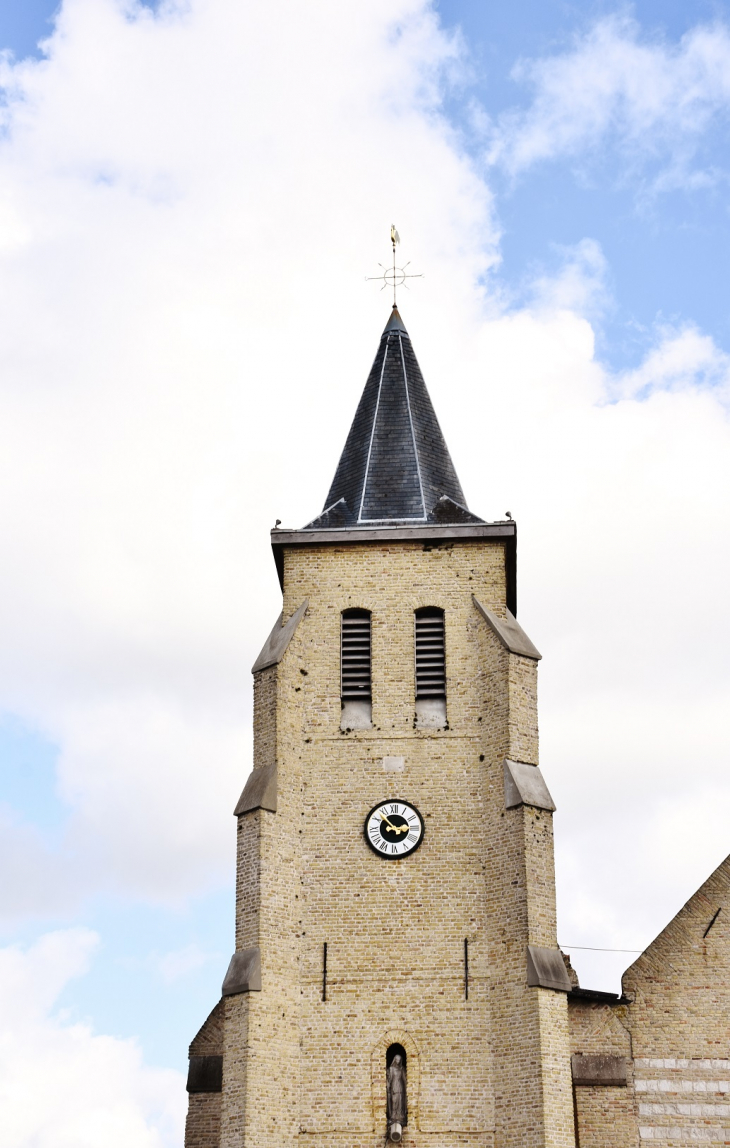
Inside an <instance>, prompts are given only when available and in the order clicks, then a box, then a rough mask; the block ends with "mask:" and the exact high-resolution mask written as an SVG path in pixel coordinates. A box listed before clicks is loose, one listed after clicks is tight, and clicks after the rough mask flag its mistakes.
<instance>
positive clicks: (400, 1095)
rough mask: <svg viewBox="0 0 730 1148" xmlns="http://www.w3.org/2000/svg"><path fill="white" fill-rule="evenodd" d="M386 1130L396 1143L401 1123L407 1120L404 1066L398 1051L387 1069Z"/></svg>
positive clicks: (399, 1134)
mask: <svg viewBox="0 0 730 1148" xmlns="http://www.w3.org/2000/svg"><path fill="white" fill-rule="evenodd" d="M387 1080H388V1130H389V1135H390V1139H391V1140H393V1141H395V1142H396V1143H397V1142H398V1141H399V1140H400V1139H401V1136H402V1128H403V1125H404V1124H406V1123H407V1122H408V1101H407V1098H406V1068H405V1065H404V1063H403V1057H402V1056H401V1055H400V1053H399V1052H397V1053H396V1054H395V1056H394V1057H393V1059H392V1061H391V1064H390V1068H389V1069H388V1077H387Z"/></svg>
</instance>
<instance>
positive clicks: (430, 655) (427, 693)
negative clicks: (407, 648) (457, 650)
mask: <svg viewBox="0 0 730 1148" xmlns="http://www.w3.org/2000/svg"><path fill="white" fill-rule="evenodd" d="M416 697H417V698H445V697H446V647H445V644H444V612H443V610H439V609H438V608H437V607H435V606H425V607H424V608H423V609H422V610H416Z"/></svg>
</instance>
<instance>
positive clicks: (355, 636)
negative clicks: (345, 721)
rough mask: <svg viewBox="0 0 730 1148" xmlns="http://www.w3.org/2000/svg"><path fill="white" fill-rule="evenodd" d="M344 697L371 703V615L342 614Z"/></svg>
mask: <svg viewBox="0 0 730 1148" xmlns="http://www.w3.org/2000/svg"><path fill="white" fill-rule="evenodd" d="M341 651H342V663H341V664H342V698H343V701H344V700H354V701H363V702H366V701H370V614H369V612H368V611H367V610H343V612H342V646H341Z"/></svg>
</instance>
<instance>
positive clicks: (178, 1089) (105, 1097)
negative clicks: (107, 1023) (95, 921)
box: [0, 929, 185, 1148]
mask: <svg viewBox="0 0 730 1148" xmlns="http://www.w3.org/2000/svg"><path fill="white" fill-rule="evenodd" d="M98 941H99V938H98V936H97V935H96V934H95V933H92V932H91V931H90V930H88V929H67V930H63V931H60V932H56V933H48V934H46V935H45V936H43V937H41V938H40V940H38V941H36V943H35V944H34V945H33V946H32V947H31V948H29V949H27V950H25V951H23V950H22V949H20V948H19V947H11V948H5V949H0V1139H1V1140H2V1143H3V1145H4V1146H5V1148H31V1146H32V1148H98V1145H99V1144H102V1143H103V1144H105V1145H108V1146H109V1148H122V1146H124V1148H126V1146H127V1145H129V1144H135V1145H140V1148H175V1146H177V1145H179V1144H180V1143H181V1142H182V1134H183V1125H184V1119H185V1091H184V1080H183V1079H182V1077H181V1076H180V1074H179V1073H176V1072H172V1071H170V1070H167V1069H153V1068H148V1067H145V1066H144V1065H143V1063H142V1058H141V1055H140V1051H139V1048H138V1047H137V1046H136V1044H135V1043H134V1042H132V1041H124V1040H117V1039H115V1038H114V1037H111V1036H103V1035H97V1034H95V1033H93V1031H92V1030H91V1028H90V1027H89V1026H88V1025H87V1024H79V1023H76V1024H73V1023H70V1022H69V1021H68V1019H65V1018H64V1017H63V1015H62V1014H61V1015H59V1014H58V1013H57V1012H54V1006H56V1001H57V999H58V996H59V994H60V992H61V991H62V989H63V988H64V987H65V985H66V984H67V982H68V981H69V980H70V979H71V978H72V977H78V976H81V975H83V974H84V973H85V972H86V970H87V969H88V966H89V961H90V959H91V956H92V954H93V952H94V949H95V948H96V946H97V944H98Z"/></svg>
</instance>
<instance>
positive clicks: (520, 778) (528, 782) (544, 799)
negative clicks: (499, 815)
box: [504, 758, 555, 813]
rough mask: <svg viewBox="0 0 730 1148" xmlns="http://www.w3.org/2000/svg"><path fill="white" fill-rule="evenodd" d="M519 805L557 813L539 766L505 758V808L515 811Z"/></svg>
mask: <svg viewBox="0 0 730 1148" xmlns="http://www.w3.org/2000/svg"><path fill="white" fill-rule="evenodd" d="M517 805H532V806H533V807H534V808H535V809H546V810H548V812H550V813H554V812H555V802H554V801H553V799H552V797H551V796H550V791H549V789H548V787H547V785H546V784H545V779H544V777H543V776H542V774H541V773H540V770H539V768H538V766H536V765H528V764H527V763H526V762H524V761H510V760H509V758H505V759H504V807H505V809H514V808H515V806H517Z"/></svg>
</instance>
